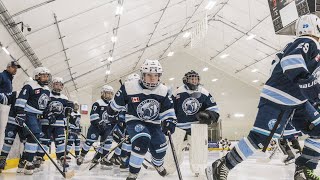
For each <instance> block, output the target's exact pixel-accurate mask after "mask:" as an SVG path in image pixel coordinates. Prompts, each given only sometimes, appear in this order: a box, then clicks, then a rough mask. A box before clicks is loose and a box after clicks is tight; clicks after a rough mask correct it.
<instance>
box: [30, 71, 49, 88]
mask: <svg viewBox="0 0 320 180" xmlns="http://www.w3.org/2000/svg"><path fill="white" fill-rule="evenodd" d="M41 75H48V76H49V78H48V80H45V81H43V80H41V79H42V78H41ZM33 79H34V80H35V81H37V82H38V83H39V84H40V85H42V86H43V85H49V82H50V81H51V79H52V77H51V73H50V71H49V69H47V68H45V67H37V68H36V69H35V70H34V74H33Z"/></svg>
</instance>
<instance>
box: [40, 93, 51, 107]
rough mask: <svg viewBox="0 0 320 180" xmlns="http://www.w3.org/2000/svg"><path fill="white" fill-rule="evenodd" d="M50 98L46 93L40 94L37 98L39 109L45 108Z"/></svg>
mask: <svg viewBox="0 0 320 180" xmlns="http://www.w3.org/2000/svg"><path fill="white" fill-rule="evenodd" d="M49 100H50V98H49V96H48V95H46V94H42V95H41V96H40V98H39V100H38V105H39V109H45V108H46V107H47V105H48V102H49Z"/></svg>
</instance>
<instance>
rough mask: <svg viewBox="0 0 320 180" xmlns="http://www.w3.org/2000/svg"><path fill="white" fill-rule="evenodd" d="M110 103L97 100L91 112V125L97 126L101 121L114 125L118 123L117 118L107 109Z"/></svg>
mask: <svg viewBox="0 0 320 180" xmlns="http://www.w3.org/2000/svg"><path fill="white" fill-rule="evenodd" d="M109 104H110V102H107V101H104V100H102V99H99V100H97V101H96V102H95V103H93V105H92V109H91V112H90V122H91V124H97V123H99V122H100V121H105V122H106V123H114V122H115V121H116V117H115V116H111V115H109V114H108V112H107V107H108V106H109Z"/></svg>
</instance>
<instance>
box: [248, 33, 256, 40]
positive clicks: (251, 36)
mask: <svg viewBox="0 0 320 180" xmlns="http://www.w3.org/2000/svg"><path fill="white" fill-rule="evenodd" d="M256 36H257V35H255V34H250V35H249V36H248V37H247V38H246V40H251V39H253V38H255V37H256Z"/></svg>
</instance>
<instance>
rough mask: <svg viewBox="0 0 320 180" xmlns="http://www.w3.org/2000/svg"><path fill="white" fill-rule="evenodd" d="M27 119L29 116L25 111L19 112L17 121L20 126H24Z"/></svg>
mask: <svg viewBox="0 0 320 180" xmlns="http://www.w3.org/2000/svg"><path fill="white" fill-rule="evenodd" d="M26 119H27V117H26V114H25V113H19V114H17V116H16V123H17V124H18V125H19V126H21V127H23V123H24V122H26Z"/></svg>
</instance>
